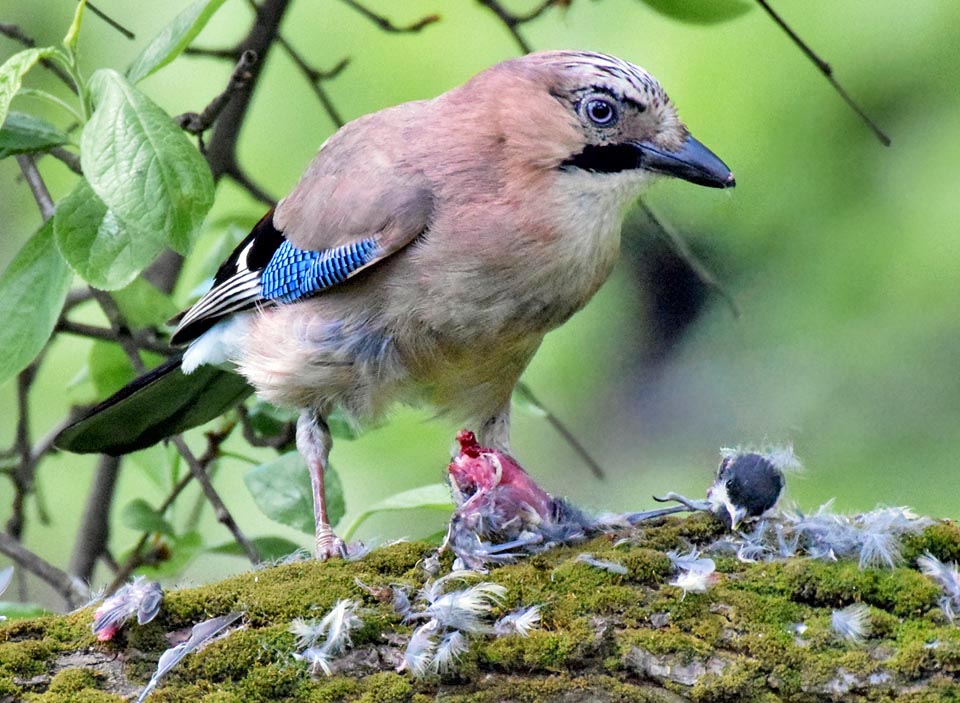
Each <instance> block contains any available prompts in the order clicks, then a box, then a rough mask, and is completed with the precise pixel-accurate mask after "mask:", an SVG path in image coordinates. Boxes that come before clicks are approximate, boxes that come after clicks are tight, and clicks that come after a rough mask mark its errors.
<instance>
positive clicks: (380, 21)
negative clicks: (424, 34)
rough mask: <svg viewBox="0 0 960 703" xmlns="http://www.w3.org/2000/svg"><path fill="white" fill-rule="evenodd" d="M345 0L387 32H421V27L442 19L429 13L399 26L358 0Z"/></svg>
mask: <svg viewBox="0 0 960 703" xmlns="http://www.w3.org/2000/svg"><path fill="white" fill-rule="evenodd" d="M343 2H344V3H346V4H347V5H348V6H349V7H352V8H353V9H354V10H356V11H357V12H359V13H360V14H361V15H363V16H364V17H366V18H367V19H369V20H370V21H371V22H373V23H374V24H375V25H377V26H378V27H379V28H380V29H382V30H383V31H385V32H398V33H403V32H419V31H420V30H421V29H423V28H424V27H426V26H427V25H431V24H433V23H434V22H439V21H440V15H427V16H425V17H422V18H420V19H419V20H417V21H416V22H414V23H413V24H409V25H406V26H398V25H395V24H394V23H393V22H391V21H390V20H388V19H387V18H386V17H384V16H383V15H378V14H377V13H376V12H374V11H373V10H370V9H369V8H366V7H364V6H363V5H361V4H360V3H359V2H357V1H356V0H343Z"/></svg>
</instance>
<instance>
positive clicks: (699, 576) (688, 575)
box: [670, 571, 710, 600]
mask: <svg viewBox="0 0 960 703" xmlns="http://www.w3.org/2000/svg"><path fill="white" fill-rule="evenodd" d="M670 585H671V586H676V587H677V588H681V589H683V595H682V596H680V600H683V599H684V598H686V597H687V594H688V593H706V592H707V587H708V586H709V585H710V574H704V573H700V572H696V571H683V572H681V573H679V574H677V576H676V577H675V578H674V579H673V581H670Z"/></svg>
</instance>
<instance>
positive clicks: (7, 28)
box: [0, 22, 77, 93]
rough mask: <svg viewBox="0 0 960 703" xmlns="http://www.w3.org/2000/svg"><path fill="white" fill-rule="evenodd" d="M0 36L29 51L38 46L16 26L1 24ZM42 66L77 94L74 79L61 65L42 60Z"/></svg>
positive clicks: (6, 23)
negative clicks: (17, 43)
mask: <svg viewBox="0 0 960 703" xmlns="http://www.w3.org/2000/svg"><path fill="white" fill-rule="evenodd" d="M0 34H2V35H4V36H5V37H9V38H10V39H13V40H14V41H16V42H19V43H20V44H22V45H23V46H25V47H27V48H28V49H32V48H34V47H35V46H36V45H37V42H36V41H34V40H33V39H32V38H31V37H29V36H27V35H26V34H24V32H23V30H22V29H20V27H19V26H18V25H15V24H10V23H8V22H0ZM40 65H41V66H43V67H44V68H45V69H47V70H48V71H50V72H51V73H52V74H53V75H55V76H56V77H57V78H59V79H60V80H61V81H63V82H64V83H65V84H66V86H67V87H68V88H70V90H72V91H73V92H74V93H76V92H77V86H75V85H74V83H73V78H71V77H70V74H69V73H67V72H66V71H64V70H63V68H62V67H61V66H60V65H59V64H56V63H54V62H53V61H51V60H50V59H40Z"/></svg>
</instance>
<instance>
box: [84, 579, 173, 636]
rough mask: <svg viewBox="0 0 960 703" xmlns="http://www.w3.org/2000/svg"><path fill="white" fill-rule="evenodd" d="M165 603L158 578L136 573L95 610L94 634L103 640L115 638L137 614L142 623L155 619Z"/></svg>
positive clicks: (139, 621)
mask: <svg viewBox="0 0 960 703" xmlns="http://www.w3.org/2000/svg"><path fill="white" fill-rule="evenodd" d="M162 602H163V590H162V589H161V588H160V584H159V583H157V582H156V581H147V580H146V579H145V578H144V577H143V576H137V577H135V578H134V579H133V581H132V582H131V583H128V584H127V585H125V586H123V587H122V588H120V589H118V590H117V592H116V593H114V594H113V595H112V596H110V597H109V598H107V599H106V600H105V601H103V603H101V604H100V607H98V608H97V609H96V610H95V611H94V613H93V623H92V625H91V627H92V629H93V634H95V635H96V636H97V639H98V640H100V641H101V642H106V641H107V640H110V639H113V637H114V635H116V634H117V632H118V631H119V630H120V628H122V627H123V626H124V625H125V624H126V622H127V620H129V619H130V618H132V617H133V616H134V615H136V616H137V622H138V623H139V624H141V625H145V624H146V623H148V622H150V621H151V620H153V619H154V618H155V617H156V616H157V613H158V612H160V604H161V603H162Z"/></svg>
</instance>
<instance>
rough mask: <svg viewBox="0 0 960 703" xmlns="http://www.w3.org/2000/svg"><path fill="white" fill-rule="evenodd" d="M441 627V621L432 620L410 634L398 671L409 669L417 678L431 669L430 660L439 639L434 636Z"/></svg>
mask: <svg viewBox="0 0 960 703" xmlns="http://www.w3.org/2000/svg"><path fill="white" fill-rule="evenodd" d="M438 629H439V623H438V622H437V621H436V620H431V621H429V622H427V623H425V624H423V625H421V626H420V627H418V628H417V629H416V630H414V631H413V634H412V635H410V641H409V642H408V643H407V648H406V650H404V652H403V663H402V664H401V665H400V666H399V667H398V668H397V671H398V672H399V671H409V672H410V673H411V674H413V676H415V677H416V678H422V677H423V676H426V674H427V673H428V672H429V670H430V662H431V661H432V659H433V654H434V652H435V651H436V649H437V641H436V640H435V639H434V636H435V635H436V633H437V630H438Z"/></svg>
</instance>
